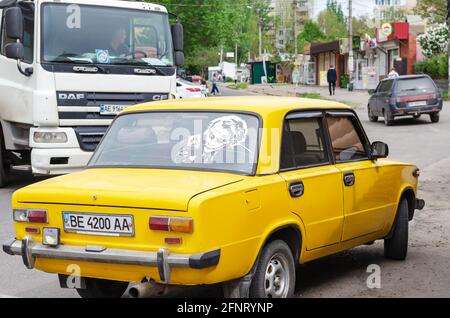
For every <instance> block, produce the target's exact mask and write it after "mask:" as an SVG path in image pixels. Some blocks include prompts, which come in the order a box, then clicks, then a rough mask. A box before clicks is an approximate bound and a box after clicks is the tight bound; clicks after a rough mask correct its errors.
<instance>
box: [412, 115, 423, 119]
mask: <svg viewBox="0 0 450 318" xmlns="http://www.w3.org/2000/svg"><path fill="white" fill-rule="evenodd" d="M420 117H422V115H414V116H413V118H414V119H419V118H420Z"/></svg>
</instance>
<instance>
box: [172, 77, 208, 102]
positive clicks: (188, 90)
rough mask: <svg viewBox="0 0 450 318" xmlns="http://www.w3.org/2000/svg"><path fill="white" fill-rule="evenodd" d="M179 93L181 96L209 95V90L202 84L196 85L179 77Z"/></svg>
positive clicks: (197, 96)
mask: <svg viewBox="0 0 450 318" xmlns="http://www.w3.org/2000/svg"><path fill="white" fill-rule="evenodd" d="M177 93H178V95H179V96H180V98H203V97H207V95H208V91H207V89H205V88H204V87H202V86H201V85H196V84H193V83H191V82H188V81H185V80H183V79H177Z"/></svg>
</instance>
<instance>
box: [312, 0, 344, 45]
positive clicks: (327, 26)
mask: <svg viewBox="0 0 450 318" xmlns="http://www.w3.org/2000/svg"><path fill="white" fill-rule="evenodd" d="M333 3H334V4H333ZM335 4H336V3H335V2H333V0H329V7H327V9H326V10H323V11H322V12H320V13H319V17H318V19H317V21H318V23H319V26H320V29H321V30H322V32H323V33H324V34H325V36H326V37H327V39H328V40H330V41H332V40H336V39H340V38H345V37H347V33H348V32H347V25H346V21H345V18H343V17H341V15H340V11H342V8H341V10H340V11H339V9H336V8H335Z"/></svg>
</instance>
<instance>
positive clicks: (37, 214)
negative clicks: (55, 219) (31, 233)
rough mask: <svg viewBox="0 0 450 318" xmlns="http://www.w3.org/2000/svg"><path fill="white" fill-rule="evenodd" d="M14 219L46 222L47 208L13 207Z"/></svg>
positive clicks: (28, 221)
mask: <svg viewBox="0 0 450 318" xmlns="http://www.w3.org/2000/svg"><path fill="white" fill-rule="evenodd" d="M13 214H14V221H16V222H26V223H48V216H47V210H40V209H14V210H13Z"/></svg>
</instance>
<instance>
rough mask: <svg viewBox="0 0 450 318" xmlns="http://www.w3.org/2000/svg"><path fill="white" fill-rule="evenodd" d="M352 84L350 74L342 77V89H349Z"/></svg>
mask: <svg viewBox="0 0 450 318" xmlns="http://www.w3.org/2000/svg"><path fill="white" fill-rule="evenodd" d="M349 83H350V76H349V75H348V74H343V75H341V88H347V86H348V84H349Z"/></svg>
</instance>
